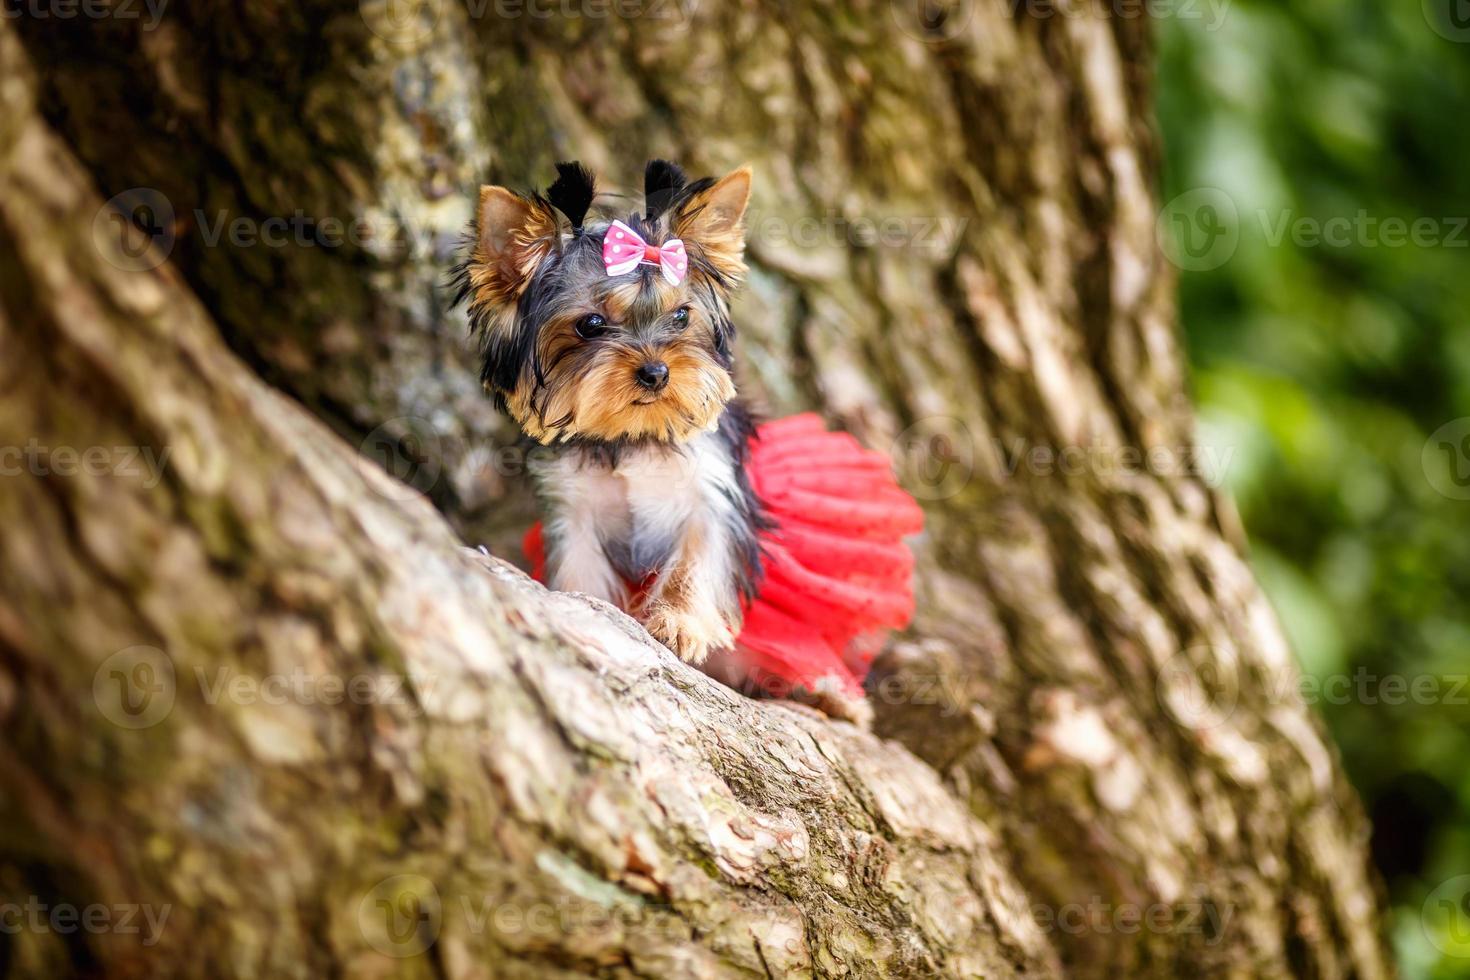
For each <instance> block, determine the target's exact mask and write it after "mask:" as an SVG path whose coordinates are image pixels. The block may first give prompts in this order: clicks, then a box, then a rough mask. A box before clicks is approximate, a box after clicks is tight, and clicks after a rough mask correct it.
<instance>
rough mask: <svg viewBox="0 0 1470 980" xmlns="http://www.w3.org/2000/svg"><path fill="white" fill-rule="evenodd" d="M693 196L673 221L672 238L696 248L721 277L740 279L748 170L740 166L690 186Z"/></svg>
mask: <svg viewBox="0 0 1470 980" xmlns="http://www.w3.org/2000/svg"><path fill="white" fill-rule="evenodd" d="M690 190H691V191H692V193H690V194H689V195H688V197H686V198H685V199H684V201H683V203H682V204H681V205H680V206H679V210H678V214H677V216H676V217H675V218H674V223H673V224H674V227H673V231H674V237H676V238H680V239H682V240H683V241H684V243H685V244H686V245H694V246H697V248H698V252H699V254H702V255H703V257H704V258H705V259H707V260H708V261H709V263H710V264H711V265H712V266H714V268H715V270H716V271H717V272H719V273H720V275H722V276H725V277H726V278H728V279H739V278H740V276H741V275H742V274H743V273H744V272H745V262H744V257H745V224H744V219H745V206H746V205H747V204H748V203H750V168H749V167H741V168H740V169H738V170H734V171H732V172H730V173H728V174H726V175H725V176H724V177H721V178H720V179H719V180H717V181H713V182H710V181H700V182H698V183H697V184H694V185H691V187H690Z"/></svg>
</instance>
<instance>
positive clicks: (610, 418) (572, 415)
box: [506, 286, 735, 443]
mask: <svg viewBox="0 0 1470 980" xmlns="http://www.w3.org/2000/svg"><path fill="white" fill-rule="evenodd" d="M630 297H632V294H631V293H627V292H626V291H625V290H624V289H623V287H621V286H619V288H618V290H616V291H615V292H614V293H612V294H609V295H608V297H606V305H607V308H608V310H609V314H612V311H613V308H615V307H616V306H618V300H619V299H620V298H621V299H626V300H628V302H630V303H631V302H632V301H633V300H634V299H636V297H632V298H630ZM678 299H679V296H678V295H674V296H671V297H670V302H671V303H677V301H678ZM644 301H645V302H646V300H644ZM673 308H675V309H676V308H677V306H674V307H673ZM671 312H672V311H671ZM691 317H693V318H694V319H693V320H692V321H691V323H690V325H689V326H688V327H687V328H686V329H685V330H684V332H683V333H680V334H678V335H676V336H674V337H673V338H672V339H670V340H668V341H666V342H664V343H660V344H657V345H646V344H642V343H639V342H637V341H636V340H634V339H633V338H632V337H631V336H628V335H621V334H614V335H611V336H609V337H606V338H601V339H597V340H585V339H583V338H582V337H579V336H578V335H577V332H576V320H577V319H578V316H577V315H575V314H573V315H569V316H567V317H565V318H564V319H563V320H561V321H559V322H557V323H554V324H548V325H547V326H546V327H544V328H543V329H542V332H541V336H540V338H539V340H538V343H539V345H540V356H541V362H542V364H544V365H546V384H545V386H544V387H535V386H533V385H532V384H531V383H530V380H529V379H525V380H523V382H522V384H521V385H519V386H518V387H517V389H516V390H515V391H514V392H512V393H511V394H510V395H509V396H508V397H507V399H506V403H507V405H508V407H509V408H510V411H511V415H512V416H513V417H514V418H515V419H516V421H517V422H519V423H520V425H521V428H522V430H523V431H525V433H526V434H527V435H529V436H530V437H531V438H533V439H535V440H537V441H538V442H542V443H548V442H554V441H556V440H558V439H570V438H574V437H579V436H580V437H587V438H594V439H604V440H614V439H653V440H657V441H661V442H674V443H679V442H684V441H686V440H688V439H689V438H690V437H691V436H694V435H696V434H697V433H699V432H704V431H707V430H709V429H712V428H714V427H715V425H717V424H718V422H719V417H720V413H721V412H722V411H724V408H725V403H726V402H728V401H729V400H730V399H731V398H733V397H734V396H735V382H734V380H733V379H732V378H731V377H730V374H729V372H728V371H726V370H725V369H724V368H723V367H722V366H721V365H720V364H719V362H717V361H716V360H715V359H714V356H713V353H712V349H713V340H712V337H711V334H710V330H711V329H712V328H711V327H710V325H709V324H707V323H704V322H703V321H702V320H701V319H700V316H699V314H698V313H695V312H691ZM609 319H610V320H611V315H610V316H609ZM614 322H615V321H614ZM648 360H661V361H663V362H664V363H665V364H666V365H668V368H669V382H668V384H667V385H666V386H665V387H664V389H663V390H662V391H660V392H658V393H657V394H656V395H654V394H653V393H650V392H649V391H648V390H647V389H645V388H643V387H642V386H640V385H639V384H638V382H637V380H636V379H635V374H636V372H637V370H638V368H639V367H640V366H641V365H643V364H644V363H645V362H646V361H648ZM639 402H649V403H648V404H639Z"/></svg>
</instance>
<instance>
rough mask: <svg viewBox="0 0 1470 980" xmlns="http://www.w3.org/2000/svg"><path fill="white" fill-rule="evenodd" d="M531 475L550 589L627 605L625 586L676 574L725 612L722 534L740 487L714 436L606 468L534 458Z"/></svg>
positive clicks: (630, 456) (630, 454) (640, 452)
mask: <svg viewBox="0 0 1470 980" xmlns="http://www.w3.org/2000/svg"><path fill="white" fill-rule="evenodd" d="M531 472H532V476H533V477H534V479H535V481H536V490H537V494H538V496H539V498H540V501H541V505H542V508H543V511H544V514H545V529H546V545H547V573H548V579H549V580H550V582H549V584H550V585H551V586H552V587H553V588H556V589H560V590H562V591H570V592H586V593H588V594H590V595H595V596H598V597H599V598H603V599H607V600H608V601H610V602H614V603H616V604H618V605H620V606H622V607H623V608H627V607H628V596H627V588H626V585H625V582H642V581H644V580H645V579H646V578H647V577H648V576H650V575H653V576H657V579H658V581H659V582H663V581H665V580H667V579H669V578H670V573H671V572H674V571H677V570H682V571H683V573H684V575H683V579H684V582H683V585H684V587H685V588H687V589H688V590H689V591H690V592H691V593H692V597H693V598H695V599H697V600H702V601H703V602H705V603H707V604H713V605H715V606H718V607H720V608H721V610H722V611H727V612H728V611H729V607H730V606H731V605H732V604H738V598H736V596H735V585H734V583H735V572H736V569H735V568H734V567H733V556H732V554H731V548H730V546H729V541H730V538H729V533H730V528H731V527H732V526H733V525H734V522H735V521H736V520H738V519H739V517H738V508H737V503H736V502H737V501H738V500H739V499H740V486H739V480H738V474H737V473H736V470H735V463H734V461H733V460H732V459H731V457H730V454H729V451H728V449H727V448H726V447H725V445H724V444H723V443H722V442H721V440H720V439H719V437H718V436H717V435H715V434H701V435H699V436H696V437H695V438H693V439H691V440H689V441H688V442H686V443H684V444H682V445H680V446H647V447H638V448H633V449H625V450H623V451H622V452H621V453H620V454H619V456H618V458H617V461H616V463H615V464H613V465H609V464H608V463H607V462H606V461H603V460H599V459H598V458H597V457H596V455H595V454H593V453H592V452H590V451H586V450H580V449H569V450H563V451H559V452H557V453H556V454H555V455H554V456H551V457H543V458H540V459H537V460H536V461H535V462H533V463H532V466H531Z"/></svg>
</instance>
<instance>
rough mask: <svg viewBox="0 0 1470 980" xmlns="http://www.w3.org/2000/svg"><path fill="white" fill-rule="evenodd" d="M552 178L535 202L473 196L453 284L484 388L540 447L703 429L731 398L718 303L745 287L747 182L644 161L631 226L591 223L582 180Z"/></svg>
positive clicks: (586, 179) (574, 172) (567, 172)
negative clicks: (478, 350)
mask: <svg viewBox="0 0 1470 980" xmlns="http://www.w3.org/2000/svg"><path fill="white" fill-rule="evenodd" d="M557 170H558V172H559V174H560V176H559V177H558V179H557V181H556V183H555V184H553V185H552V186H551V187H550V188H549V189H548V190H547V191H546V193H545V194H544V195H543V194H530V195H523V194H517V193H514V192H512V191H509V190H506V189H505V188H503V187H495V186H486V187H482V188H480V201H479V208H478V210H477V213H476V220H475V224H474V227H473V228H472V231H471V235H472V240H471V243H470V247H469V252H468V255H467V257H466V259H465V261H464V263H463V265H462V266H461V267H460V269H459V271H458V277H457V278H458V283H459V286H460V295H461V297H462V298H465V299H467V300H468V301H469V312H470V322H471V324H472V325H473V327H474V329H475V331H476V333H477V334H478V335H479V337H480V339H481V343H482V344H483V349H484V355H485V359H484V367H483V371H482V374H481V377H482V379H483V381H484V383H485V386H486V388H487V389H489V390H490V391H491V392H492V393H493V394H494V395H495V398H496V401H497V403H498V404H500V405H501V406H502V407H503V408H505V409H506V410H507V411H508V412H509V413H510V415H511V416H512V417H513V418H514V419H515V420H516V422H517V423H519V425H520V426H521V428H522V429H523V430H524V431H525V432H526V433H527V434H528V435H530V436H531V437H532V438H534V439H536V440H537V441H539V442H542V443H549V442H554V441H557V440H569V439H585V440H593V441H606V442H611V441H618V440H627V439H632V440H642V439H651V440H657V441H662V442H682V441H684V440H685V439H688V438H689V437H690V436H692V435H694V434H696V433H698V432H701V431H704V430H707V429H710V428H713V427H714V425H715V424H716V423H717V422H718V420H719V417H720V413H721V412H722V411H723V410H724V407H725V404H726V402H728V401H729V400H730V398H731V397H732V396H733V395H734V394H735V384H734V381H733V379H732V377H731V373H730V372H731V369H732V367H733V358H732V353H731V351H732V344H733V341H734V333H735V330H734V326H733V324H732V323H731V322H730V313H729V295H730V291H731V290H732V289H733V288H734V287H735V286H736V285H737V284H738V283H739V281H740V278H741V276H742V275H743V274H744V272H745V264H744V262H743V255H744V250H745V236H744V230H743V228H742V219H743V217H744V214H745V205H746V202H747V201H748V199H749V197H750V170H749V168H745V167H742V168H741V169H739V170H736V171H734V172H733V173H731V174H729V175H727V176H725V177H724V178H722V179H720V180H713V179H709V178H705V179H702V180H697V181H692V182H690V181H687V180H686V179H685V177H684V174H683V172H682V171H681V170H680V169H679V168H678V167H677V166H675V165H673V164H671V163H668V162H666V161H662V160H654V161H652V162H651V163H649V165H648V169H647V171H646V173H645V175H644V197H645V204H644V211H643V213H642V214H638V213H633V214H629V215H626V216H621V217H619V218H618V220H597V221H590V222H589V221H587V220H586V218H587V212H588V210H589V208H590V207H591V204H592V200H593V197H594V189H593V182H592V175H591V174H590V173H589V172H588V171H587V170H586V169H585V168H584V167H582V166H581V165H580V164H575V163H570V164H568V163H563V164H558V165H557ZM675 239H677V240H678V241H679V242H682V244H683V251H682V254H681V253H680V251H679V248H678V245H677V243H676V242H675V241H674V240H675Z"/></svg>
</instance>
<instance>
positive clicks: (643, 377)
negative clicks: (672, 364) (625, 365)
mask: <svg viewBox="0 0 1470 980" xmlns="http://www.w3.org/2000/svg"><path fill="white" fill-rule="evenodd" d="M634 377H636V378H637V379H638V383H639V384H640V385H642V386H643V387H645V388H647V389H648V390H649V391H662V390H663V387H664V385H666V384H668V383H669V366H668V365H667V364H665V363H664V362H663V361H644V362H643V366H642V367H640V368H639V369H638V373H637V374H636V375H634Z"/></svg>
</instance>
